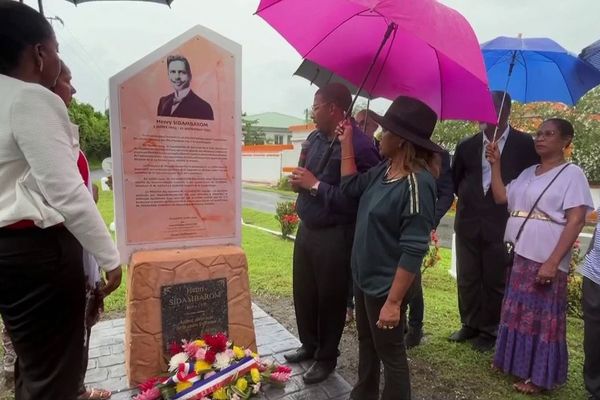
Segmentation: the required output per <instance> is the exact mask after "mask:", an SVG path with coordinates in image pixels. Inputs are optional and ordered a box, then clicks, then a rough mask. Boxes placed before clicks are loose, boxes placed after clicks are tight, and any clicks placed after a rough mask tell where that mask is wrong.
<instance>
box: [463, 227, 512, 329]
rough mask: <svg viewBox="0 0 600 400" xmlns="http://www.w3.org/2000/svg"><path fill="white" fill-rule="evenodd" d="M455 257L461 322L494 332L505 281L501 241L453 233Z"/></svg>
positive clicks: (498, 317)
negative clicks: (490, 240)
mask: <svg viewBox="0 0 600 400" xmlns="http://www.w3.org/2000/svg"><path fill="white" fill-rule="evenodd" d="M456 259H457V267H456V269H457V271H456V272H457V285H458V309H459V311H460V320H461V322H462V324H463V325H465V326H468V327H470V328H473V329H475V330H478V331H480V332H483V333H487V334H488V335H491V336H496V334H497V332H498V323H499V322H500V311H501V309H502V299H503V297H504V287H505V285H506V271H507V269H506V266H505V265H504V243H503V242H502V241H498V242H488V241H486V240H484V239H483V238H481V237H478V238H467V237H463V236H460V235H456Z"/></svg>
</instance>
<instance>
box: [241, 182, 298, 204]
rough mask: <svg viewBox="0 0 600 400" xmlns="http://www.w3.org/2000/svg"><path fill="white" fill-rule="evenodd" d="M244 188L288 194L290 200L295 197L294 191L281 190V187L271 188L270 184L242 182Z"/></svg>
mask: <svg viewBox="0 0 600 400" xmlns="http://www.w3.org/2000/svg"><path fill="white" fill-rule="evenodd" d="M243 188H244V189H252V190H258V191H260V192H271V193H278V194H280V195H282V196H289V197H290V200H293V199H295V198H296V196H297V195H296V193H294V192H292V191H290V190H281V189H277V188H273V187H270V186H265V185H252V184H249V183H244V185H243Z"/></svg>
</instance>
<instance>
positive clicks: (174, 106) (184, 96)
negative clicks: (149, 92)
mask: <svg viewBox="0 0 600 400" xmlns="http://www.w3.org/2000/svg"><path fill="white" fill-rule="evenodd" d="M167 71H168V73H169V80H170V81H171V84H172V85H173V89H174V90H175V91H174V92H173V93H171V94H170V95H168V96H164V97H161V98H160V100H159V102H158V110H157V112H156V114H157V115H158V116H159V117H175V118H192V119H207V120H214V119H215V117H214V114H213V110H212V107H211V106H210V104H208V103H207V102H206V101H204V100H203V99H201V98H200V97H199V96H198V95H197V94H196V93H194V92H193V91H192V89H191V88H190V83H191V82H192V69H191V68H190V63H189V62H188V60H187V58H185V57H182V56H169V57H167Z"/></svg>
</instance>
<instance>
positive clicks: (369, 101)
mask: <svg viewBox="0 0 600 400" xmlns="http://www.w3.org/2000/svg"><path fill="white" fill-rule="evenodd" d="M370 106H371V98H368V99H367V111H366V113H367V115H366V116H365V120H364V122H363V126H362V130H363V132H366V131H367V122H368V120H369V107H370Z"/></svg>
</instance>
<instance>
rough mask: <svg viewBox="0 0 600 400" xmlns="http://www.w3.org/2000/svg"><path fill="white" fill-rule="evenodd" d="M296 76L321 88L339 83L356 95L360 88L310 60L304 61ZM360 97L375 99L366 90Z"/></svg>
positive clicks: (361, 92)
mask: <svg viewBox="0 0 600 400" xmlns="http://www.w3.org/2000/svg"><path fill="white" fill-rule="evenodd" d="M294 75H297V76H301V77H303V78H305V79H308V80H309V81H310V83H311V84H314V85H317V86H318V87H320V88H321V87H323V86H325V85H327V84H329V83H334V82H337V83H342V84H344V85H345V86H346V87H347V88H348V89H350V92H351V93H354V94H356V92H357V91H358V86H356V85H355V84H353V83H351V82H349V81H348V80H346V79H344V78H342V77H341V76H339V75H336V74H335V73H333V71H330V70H328V69H327V68H324V67H321V66H320V65H319V64H317V63H315V62H312V61H310V60H303V61H302V64H300V66H299V67H298V69H297V70H296V72H294ZM359 96H362V97H365V98H367V99H369V100H373V99H374V98H375V97H373V96H372V95H371V94H370V93H369V92H368V91H367V89H365V88H363V89H362V90H361V91H360V93H359Z"/></svg>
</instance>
